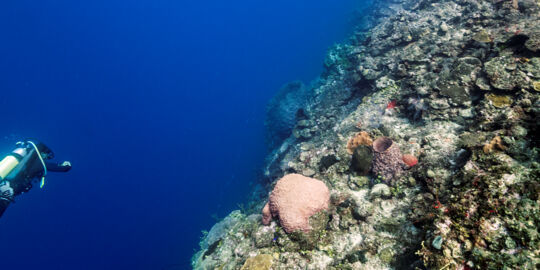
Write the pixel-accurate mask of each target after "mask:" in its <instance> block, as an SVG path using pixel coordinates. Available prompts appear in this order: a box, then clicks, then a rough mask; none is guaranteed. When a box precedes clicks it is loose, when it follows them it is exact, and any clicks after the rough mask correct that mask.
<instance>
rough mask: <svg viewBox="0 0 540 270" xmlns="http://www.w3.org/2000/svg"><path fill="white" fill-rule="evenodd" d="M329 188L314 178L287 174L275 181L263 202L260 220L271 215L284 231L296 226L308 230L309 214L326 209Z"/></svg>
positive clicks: (266, 220)
mask: <svg viewBox="0 0 540 270" xmlns="http://www.w3.org/2000/svg"><path fill="white" fill-rule="evenodd" d="M329 202H330V191H329V190H328V187H326V185H325V184H324V183H323V182H322V181H320V180H317V179H313V178H309V177H305V176H303V175H300V174H287V175H285V176H283V177H282V178H281V179H279V181H278V182H277V184H276V186H275V187H274V190H273V191H272V193H270V199H269V202H268V204H267V205H265V207H264V209H263V223H264V224H268V223H270V220H271V217H272V216H273V217H276V216H277V217H279V222H280V224H281V226H282V227H283V229H284V230H285V231H286V232H287V233H291V232H293V231H296V230H301V231H303V232H309V231H310V230H311V226H310V225H309V218H310V217H311V216H313V215H314V214H316V213H318V212H319V211H321V210H326V209H328V204H329Z"/></svg>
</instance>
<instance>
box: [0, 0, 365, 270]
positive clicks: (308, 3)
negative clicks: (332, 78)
mask: <svg viewBox="0 0 540 270" xmlns="http://www.w3.org/2000/svg"><path fill="white" fill-rule="evenodd" d="M336 2H339V3H337V4H336ZM360 2H362V1H361V0H341V1H332V0H318V1H314V0H297V1H291V0H274V1H262V0H243V1H217V0H215V1H195V0H193V1H170V0H169V1H151V0H129V1H128V0H124V1H121V0H107V1H104V0H93V1H84V4H83V2H81V1H71V0H69V1H68V0H64V1H60V0H59V1H28V0H17V1H2V2H1V4H0V31H1V32H0V55H1V57H0V94H1V95H0V113H1V117H0V119H1V128H0V131H1V132H0V136H1V137H0V154H2V155H3V154H6V153H8V152H9V151H11V150H12V146H13V143H14V142H15V141H16V140H18V139H21V138H24V137H27V136H32V137H37V138H39V139H41V140H42V141H44V142H45V143H46V144H48V145H49V146H50V147H51V148H52V149H53V150H54V151H55V152H56V155H57V157H58V158H65V159H69V160H71V161H72V162H73V165H74V168H73V170H72V171H71V172H70V173H68V174H55V175H53V174H50V175H49V177H48V179H47V184H46V185H45V188H44V189H43V190H39V188H34V190H32V191H31V192H29V194H24V195H22V196H20V197H18V198H17V202H16V203H15V204H13V205H12V206H10V208H9V209H8V210H7V211H6V213H5V215H4V216H3V218H2V219H0V254H1V255H0V258H1V262H0V267H1V269H163V268H164V267H166V266H168V265H174V264H177V265H178V266H177V267H175V268H174V269H187V268H188V267H189V258H190V256H191V255H192V253H193V250H194V248H196V247H197V242H198V239H199V237H200V235H201V234H200V231H201V230H203V229H206V230H208V229H210V226H211V225H212V224H213V223H214V222H215V220H213V219H212V218H211V215H212V214H217V215H219V216H221V217H222V216H224V215H225V214H227V213H228V212H230V211H231V210H233V209H235V208H236V204H237V203H241V202H242V201H243V200H244V199H245V198H246V195H247V194H248V192H249V191H250V183H252V182H256V181H257V176H258V173H259V171H260V170H261V164H262V160H263V157H264V154H265V152H264V151H265V146H264V139H263V132H264V127H263V121H264V112H265V104H266V103H267V101H268V100H269V99H270V97H271V96H272V95H273V94H274V93H275V92H277V90H278V89H279V87H280V86H281V85H282V84H284V83H286V82H287V81H290V80H294V79H302V80H305V81H309V80H311V79H313V78H315V77H316V76H317V75H318V74H319V73H320V71H321V67H322V62H323V59H324V53H325V51H326V49H327V48H328V47H329V46H330V45H332V44H333V43H334V42H338V41H340V40H342V39H343V38H345V37H346V35H347V33H348V32H347V31H348V30H349V29H350V28H349V26H348V24H347V19H349V18H350V15H351V12H352V10H353V9H354V8H355V7H358V6H359V3H360Z"/></svg>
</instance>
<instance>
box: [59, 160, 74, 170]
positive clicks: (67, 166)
mask: <svg viewBox="0 0 540 270" xmlns="http://www.w3.org/2000/svg"><path fill="white" fill-rule="evenodd" d="M60 167H61V168H62V171H64V172H67V171H69V170H71V162H69V161H64V162H62V164H60Z"/></svg>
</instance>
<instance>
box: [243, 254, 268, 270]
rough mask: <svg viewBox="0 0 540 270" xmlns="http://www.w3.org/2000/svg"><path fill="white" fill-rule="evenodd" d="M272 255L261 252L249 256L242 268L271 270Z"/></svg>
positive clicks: (246, 269)
mask: <svg viewBox="0 0 540 270" xmlns="http://www.w3.org/2000/svg"><path fill="white" fill-rule="evenodd" d="M272 260H273V257H272V255H269V254H259V255H257V256H255V257H251V258H248V259H247V260H246V262H245V263H244V265H242V268H240V270H269V269H270V267H271V266H272Z"/></svg>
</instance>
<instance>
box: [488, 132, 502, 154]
mask: <svg viewBox="0 0 540 270" xmlns="http://www.w3.org/2000/svg"><path fill="white" fill-rule="evenodd" d="M505 148H506V147H504V145H503V142H502V139H501V137H499V136H495V138H493V139H492V140H491V141H490V142H489V143H487V144H485V145H484V147H483V150H484V153H486V154H488V153H491V151H493V150H494V149H498V150H504V149H505Z"/></svg>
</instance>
